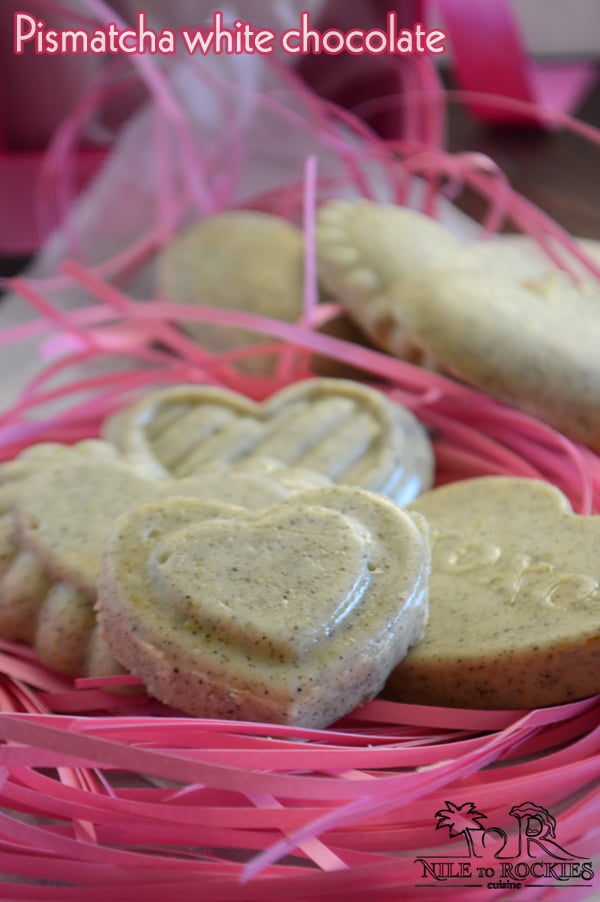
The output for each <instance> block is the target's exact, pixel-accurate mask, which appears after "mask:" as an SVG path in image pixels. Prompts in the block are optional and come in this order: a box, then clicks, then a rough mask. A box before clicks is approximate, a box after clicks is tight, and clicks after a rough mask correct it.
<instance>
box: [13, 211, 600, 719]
mask: <svg viewBox="0 0 600 902" xmlns="http://www.w3.org/2000/svg"><path fill="white" fill-rule="evenodd" d="M232 216H233V214H232ZM222 218H223V217H221V218H219V217H215V219H216V220H217V221H215V222H207V223H205V224H204V225H203V227H202V229H200V230H199V231H196V232H194V231H192V232H191V233H190V234H189V235H187V236H185V239H181V240H182V241H183V244H182V245H181V246H178V245H176V246H175V247H172V248H170V249H167V251H165V259H164V260H163V261H162V272H163V276H162V278H163V281H164V284H165V286H167V288H170V294H171V299H172V300H175V301H177V300H184V301H188V302H189V300H190V299H191V298H190V296H189V290H190V289H189V282H190V279H191V281H192V282H193V279H194V278H199V279H200V283H201V288H202V291H201V293H202V294H203V295H204V296H205V298H206V295H208V297H207V298H206V299H207V302H209V303H212V304H213V305H216V306H219V304H221V301H223V303H225V301H224V300H223V298H221V299H219V297H216V298H213V297H212V294H211V292H213V293H214V292H215V291H217V289H218V288H219V286H220V284H221V282H220V276H219V269H220V268H223V267H224V266H226V263H227V260H228V254H227V253H225V251H224V248H225V247H226V246H227V241H229V242H233V244H234V245H235V247H237V251H236V254H237V256H239V255H240V254H241V255H242V256H241V259H244V256H243V255H244V253H246V254H247V255H248V256H249V259H250V260H251V261H253V265H252V266H251V267H250V268H251V270H252V272H253V273H254V276H255V277H256V278H254V279H250V280H244V278H243V277H240V276H239V273H237V275H235V277H234V276H233V275H232V276H231V278H232V280H233V281H231V284H230V286H229V288H228V291H227V292H226V294H227V298H226V300H227V304H229V305H230V306H234V307H235V306H237V307H238V308H240V307H242V308H244V309H251V310H254V312H256V311H257V306H256V305H257V301H256V298H257V297H261V298H263V300H265V303H266V299H268V298H270V299H271V300H269V304H268V305H267V307H265V308H264V309H263V312H266V313H268V314H270V315H273V314H274V313H275V311H276V309H277V307H278V303H279V301H278V300H277V298H278V296H279V295H280V294H281V293H283V294H285V295H286V296H287V298H288V300H289V302H290V306H289V309H288V308H285V309H286V310H287V311H288V313H289V319H291V320H293V319H294V318H297V316H298V315H299V311H300V306H299V305H301V296H302V275H301V268H300V266H299V260H301V257H302V242H301V240H300V241H299V237H298V234H296V233H295V232H294V230H293V229H292V227H291V226H290V227H289V228H288V227H287V226H285V228H284V227H283V225H282V221H281V222H274V220H275V219H276V217H272V218H269V217H267V218H265V219H263V218H261V217H260V216H259V217H258V220H257V222H255V219H256V216H255V214H245V215H244V216H241V217H240V216H239V215H238V217H237V218H236V216H233V219H231V221H229V219H227V217H225V219H226V220H227V221H226V222H222V221H220V220H221V219H222ZM257 223H258V224H257ZM284 233H285V234H284ZM256 241H259V243H260V242H262V244H261V247H262V250H263V251H265V248H266V247H267V244H266V243H265V242H267V243H269V242H271V244H269V247H272V246H273V245H272V243H273V242H275V245H274V246H277V247H279V248H280V252H278V254H277V255H275V257H274V256H273V254H272V252H269V253H267V254H266V257H264V260H263V264H264V265H263V264H260V260H261V259H263V258H262V257H261V256H260V253H258V252H257V250H256V248H255V247H254V244H255V242H256ZM198 242H200V244H201V245H202V246H204V245H206V248H207V250H206V253H205V254H204V256H206V257H207V258H210V259H211V260H212V263H211V266H212V268H211V267H208V269H207V267H204V268H203V267H202V266H201V267H200V268H201V269H202V273H203V274H201V276H198V274H197V273H196V274H195V275H194V273H192V276H190V274H189V272H188V274H187V275H185V273H184V275H183V276H182V274H181V272H180V269H183V270H185V264H186V261H188V262H189V260H192V259H196V258H195V256H194V247H196V246H197V244H198ZM317 244H318V247H317V250H318V261H319V274H320V280H321V284H322V285H323V286H324V290H325V291H326V292H328V293H329V295H330V296H332V297H334V298H336V299H337V300H338V301H340V302H341V303H342V304H343V305H344V307H345V309H346V310H347V312H348V314H349V315H350V316H351V317H352V318H353V319H354V320H355V322H356V323H357V325H358V326H359V327H360V328H362V329H363V330H364V331H365V334H366V335H367V336H368V337H369V339H370V340H371V341H373V342H375V343H376V344H377V345H379V346H380V347H381V348H383V349H384V350H386V351H387V352H389V353H392V354H395V355H396V356H399V357H402V358H403V359H406V360H409V361H412V362H416V363H419V364H421V365H426V366H434V367H436V368H439V369H441V370H443V371H445V372H448V373H451V374H453V375H455V376H456V377H457V378H460V379H462V380H464V381H466V382H468V383H470V384H471V385H473V386H475V387H477V388H479V389H481V390H483V391H486V392H488V393H489V394H491V395H493V396H495V397H497V398H499V399H502V400H505V401H510V402H512V403H513V404H515V405H517V406H519V407H521V408H522V409H524V410H526V411H529V412H531V413H533V414H535V415H536V416H538V417H539V418H540V419H543V420H545V421H546V422H548V423H550V424H552V425H554V426H555V427H556V428H558V429H560V430H562V431H563V432H564V433H565V434H567V435H570V436H573V437H575V438H577V439H579V440H581V441H583V442H585V443H587V444H589V445H590V446H591V447H593V448H596V449H597V448H598V447H599V446H600V418H598V417H597V416H596V415H595V411H596V408H597V406H598V401H599V398H598V395H599V393H600V368H599V366H598V363H597V356H596V353H595V349H596V341H597V338H600V313H599V311H600V306H599V304H600V298H599V296H598V293H597V291H596V290H594V289H592V288H590V287H583V286H575V285H574V284H572V283H570V282H568V280H566V278H563V277H562V276H560V275H559V274H556V273H554V274H552V275H550V276H542V277H540V275H539V272H532V270H531V268H530V267H529V266H528V264H527V262H523V261H520V260H519V258H518V257H517V258H515V261H514V265H513V264H511V272H510V273H507V272H506V269H507V265H508V258H502V257H501V256H498V253H497V251H496V250H494V249H493V246H491V247H489V248H488V247H485V246H483V245H470V246H466V245H463V244H461V243H460V242H459V241H458V240H457V239H456V238H455V237H454V236H452V235H451V234H450V233H449V232H447V231H446V230H445V229H444V228H443V227H442V226H440V225H439V224H438V223H435V222H433V221H432V220H429V219H427V218H426V217H423V216H421V215H420V214H417V213H414V212H412V211H409V210H403V209H400V208H397V207H385V206H379V205H376V204H372V203H370V202H367V201H358V202H348V201H334V202H330V203H329V204H325V205H324V206H323V207H322V209H321V211H320V213H319V220H318V229H317ZM215 248H217V249H220V250H219V253H217V252H216V251H215ZM244 248H245V250H244ZM200 257H201V259H203V257H202V255H200ZM267 258H268V260H269V263H268V265H267V262H265V261H266V260H267ZM178 261H179V262H178ZM294 261H295V262H294ZM255 264H256V265H255ZM259 264H260V265H259ZM279 264H281V265H279ZM195 265H196V264H195ZM198 265H200V264H198ZM278 267H279V268H278ZM213 270H214V271H213ZM194 272H195V271H194ZM492 272H493V278H490V273H492ZM288 277H290V278H291V282H290V281H289V279H288ZM178 279H179V281H178ZM286 279H287V281H286ZM238 283H239V284H238ZM228 284H229V283H228ZM271 289H272V292H271ZM244 292H245V293H244ZM242 295H243V297H242ZM201 300H202V298H201ZM271 301H272V303H271ZM259 312H260V309H259ZM192 334H194V336H195V337H198V338H199V340H206V341H208V343H209V344H210V343H211V341H213V338H211V337H210V336H209V335H207V333H204V332H202V333H197V332H195V331H194V329H192ZM223 337H225V339H227V340H230V341H232V342H233V343H234V344H233V345H232V346H235V345H236V343H238V342H240V341H246V340H247V336H243V335H242V336H239V335H237V336H236V335H233V336H232V335H229V337H228V333H227V332H226V331H222V332H221V338H220V339H219V340H220V341H221V340H222V339H223ZM434 470H435V460H434V453H433V448H432V444H431V442H430V438H429V436H428V433H427V431H426V430H425V428H424V427H423V426H422V424H421V423H420V422H419V421H418V420H417V419H416V418H415V417H414V415H413V414H411V413H410V412H409V411H408V410H407V409H406V408H404V407H403V406H402V405H400V404H398V403H396V402H395V401H393V400H392V399H391V398H390V397H388V396H387V395H385V394H384V393H382V392H380V391H378V390H376V389H374V388H371V387H368V386H366V385H364V384H362V383H359V382H356V381H350V380H344V379H328V378H315V379H310V380H307V381H303V382H300V383H297V384H294V385H291V386H289V387H287V388H285V389H284V390H282V391H280V392H278V393H276V394H275V395H273V396H272V397H271V398H269V400H267V401H266V402H265V403H263V404H256V403H254V402H251V401H250V400H248V398H246V397H244V396H242V395H239V394H235V393H233V392H231V391H228V390H225V389H220V388H214V387H207V386H199V385H183V386H174V387H170V388H165V389H163V390H160V391H156V392H153V393H151V394H149V395H148V396H146V397H143V398H142V399H141V400H139V401H138V402H136V403H135V404H133V405H132V406H130V407H127V408H124V409H123V410H121V411H119V412H118V413H117V414H115V415H113V416H112V417H111V418H110V419H109V420H107V422H106V423H105V424H104V431H103V438H102V440H97V441H88V442H83V443H81V444H79V445H75V446H72V447H66V446H61V445H39V446H35V447H32V448H30V449H29V450H28V451H27V452H25V453H24V454H22V455H21V456H20V457H19V458H18V459H17V460H15V461H13V462H10V463H7V464H4V465H3V466H2V467H0V636H1V637H3V638H5V639H9V640H13V641H21V642H26V643H29V644H31V645H33V646H34V648H35V651H36V653H37V655H38V657H39V659H40V660H41V661H42V662H43V663H44V664H45V665H47V666H48V667H50V668H53V669H55V670H58V671H61V672H63V673H68V674H74V675H91V676H106V677H110V676H113V675H115V674H119V673H123V672H132V673H133V674H135V675H136V676H138V677H139V678H140V679H141V680H142V682H143V683H144V685H145V686H146V688H147V690H148V692H149V693H150V694H151V695H153V696H155V697H156V698H158V699H160V700H161V701H163V702H165V703H167V704H169V705H172V706H174V707H176V708H179V709H181V710H183V711H185V712H188V713H189V714H192V715H195V716H202V717H226V718H231V719H246V720H248V719H251V720H260V721H266V722H275V723H290V724H296V725H302V726H310V727H324V726H327V725H328V724H331V723H332V722H334V721H335V720H337V719H338V718H340V717H342V716H343V715H344V714H346V713H347V712H349V711H351V710H352V709H353V708H355V707H356V706H358V705H360V704H361V703H363V702H365V701H366V700H368V699H371V698H373V697H374V696H376V695H378V694H379V693H382V692H383V693H384V694H385V695H386V696H387V697H389V698H393V699H396V700H399V701H403V702H409V703H420V704H435V705H455V706H456V705H460V706H472V707H480V708H531V707H536V706H539V705H552V704H559V703H561V702H564V701H569V700H572V699H575V698H581V697H585V696H587V695H592V694H594V693H597V692H600V677H599V676H598V674H599V673H600V668H599V666H598V665H599V664H600V562H599V559H598V555H597V554H596V553H595V549H596V545H597V541H598V539H600V520H598V518H596V517H579V516H576V515H574V514H573V512H572V510H571V508H570V506H569V502H568V501H567V499H566V497H565V496H564V495H563V494H562V493H561V492H560V491H559V490H558V489H556V488H554V487H552V486H550V485H548V484H546V483H542V482H539V481H534V480H528V479H517V478H505V477H486V478H479V479H472V480H466V481H464V482H460V483H456V484H454V485H450V486H445V487H442V488H432V486H433V484H434V481H435V472H434Z"/></svg>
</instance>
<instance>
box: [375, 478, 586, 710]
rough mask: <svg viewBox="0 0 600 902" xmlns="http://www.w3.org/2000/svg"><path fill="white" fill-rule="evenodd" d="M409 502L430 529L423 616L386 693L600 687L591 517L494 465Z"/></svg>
mask: <svg viewBox="0 0 600 902" xmlns="http://www.w3.org/2000/svg"><path fill="white" fill-rule="evenodd" d="M412 507H413V508H414V509H415V510H417V511H419V512H420V513H422V514H423V515H424V516H425V517H426V518H427V520H428V521H429V524H430V529H431V541H432V573H431V580H430V620H429V624H428V627H427V631H426V634H425V638H424V639H423V641H422V642H421V643H420V644H419V645H418V646H416V647H415V648H414V649H412V650H411V652H410V653H409V654H408V655H407V657H406V658H405V660H404V661H402V662H401V663H400V665H399V666H398V667H397V668H396V669H395V671H394V673H393V674H392V676H391V677H390V680H389V681H388V685H387V690H386V691H387V692H388V694H390V695H391V696H392V697H394V698H396V699H398V700H400V701H406V702H416V703H419V704H434V705H454V706H465V707H475V708H535V707H539V706H544V705H554V704H560V703H561V702H568V701H572V700H574V699H577V698H583V697H585V696H588V695H593V694H595V693H598V692H600V558H599V557H598V544H599V542H600V517H597V516H590V517H582V516H576V515H575V514H573V513H572V511H571V508H570V506H569V503H568V500H567V499H566V497H565V496H564V495H563V494H562V493H561V492H560V491H559V490H558V489H556V488H554V487H553V486H550V485H548V484H546V483H543V482H541V481H535V480H527V479H517V478H509V477H493V476H491V477H482V478H479V479H470V480H466V481H464V482H457V483H454V484H452V485H447V486H444V487H442V488H438V489H434V490H433V491H431V492H427V493H426V494H425V495H422V496H421V497H420V498H419V499H417V501H416V502H415V503H414V504H413V505H412Z"/></svg>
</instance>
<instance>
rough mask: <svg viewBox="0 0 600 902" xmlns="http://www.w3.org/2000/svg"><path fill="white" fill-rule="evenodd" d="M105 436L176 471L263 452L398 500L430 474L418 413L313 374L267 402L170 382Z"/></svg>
mask: <svg viewBox="0 0 600 902" xmlns="http://www.w3.org/2000/svg"><path fill="white" fill-rule="evenodd" d="M105 435H106V437H107V438H108V439H109V440H111V441H114V442H115V443H116V444H117V445H118V446H119V447H120V448H122V449H123V450H124V451H126V452H127V453H135V454H136V456H138V457H139V458H141V459H145V460H147V461H150V462H152V463H153V464H154V465H155V466H158V467H160V468H162V471H163V473H165V472H166V473H170V474H173V475H175V476H177V477H180V478H181V477H183V476H189V475H191V474H192V473H194V472H196V471H197V470H198V469H200V468H202V467H204V466H206V464H207V462H214V461H221V462H224V463H231V462H237V461H243V460H251V459H254V458H256V457H264V456H267V457H271V458H274V459H276V460H279V461H281V462H282V463H285V464H286V465H288V466H298V467H303V468H308V469H311V470H315V471H316V472H319V473H322V474H324V475H325V476H327V477H328V478H330V479H332V480H333V481H334V482H336V483H341V484H349V485H357V486H360V487H361V488H366V489H369V490H371V491H377V492H381V493H382V494H385V495H387V496H389V497H390V498H392V499H393V500H395V501H397V502H398V503H401V504H404V503H408V502H409V501H411V500H412V499H413V498H415V497H416V496H417V495H418V494H419V492H420V491H424V490H425V489H427V488H429V487H430V485H431V483H432V478H433V466H434V461H433V452H432V448H431V443H430V441H429V438H428V436H427V433H426V431H425V429H424V428H423V427H422V426H421V424H420V423H419V421H418V420H417V419H416V418H415V417H414V416H413V415H412V414H411V413H410V412H409V411H408V410H407V409H406V408H404V407H402V406H401V405H400V404H396V403H394V402H393V401H391V400H390V399H388V398H387V397H386V396H385V395H384V394H382V393H381V392H378V391H377V390H375V389H372V388H369V387H367V386H364V385H361V384H359V383H356V382H352V381H350V380H345V379H325V378H317V379H309V380H306V381H304V382H300V383H296V384H294V385H291V386H288V387H287V388H285V389H283V390H282V391H280V392H278V393H276V394H275V395H273V396H271V398H270V399H269V400H268V401H266V402H265V403H263V404H255V403H253V402H252V401H250V400H249V399H248V398H245V397H244V396H242V395H239V394H236V393H235V392H231V391H227V390H225V389H218V388H212V387H210V386H198V385H188V386H185V385H182V386H176V387H173V388H169V389H164V390H161V391H157V392H153V393H151V394H150V395H148V396H147V397H146V398H144V399H142V400H141V401H140V402H139V403H138V404H136V405H134V406H133V407H131V408H129V409H128V410H125V411H123V412H121V413H120V414H119V415H118V416H117V417H116V418H115V419H111V420H109V422H108V423H107V424H106V429H105Z"/></svg>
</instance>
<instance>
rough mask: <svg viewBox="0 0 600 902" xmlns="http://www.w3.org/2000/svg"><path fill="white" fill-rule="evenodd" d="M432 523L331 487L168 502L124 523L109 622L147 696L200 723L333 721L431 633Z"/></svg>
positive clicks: (115, 547)
mask: <svg viewBox="0 0 600 902" xmlns="http://www.w3.org/2000/svg"><path fill="white" fill-rule="evenodd" d="M428 573H429V543H428V538H427V529H426V524H425V522H424V520H423V518H421V517H419V516H418V515H410V514H407V513H406V512H405V511H403V510H402V509H401V508H399V507H397V506H396V505H394V504H393V503H391V502H390V501H389V500H387V499H385V498H382V497H381V496H379V495H375V494H373V493H370V492H365V491H364V490H361V489H356V488H351V487H342V486H334V487H332V488H327V489H316V490H313V491H309V492H304V493H301V494H298V495H294V496H293V497H291V498H289V499H287V500H286V501H283V502H281V503H280V504H277V505H275V506H273V507H270V508H267V509H265V510H262V511H259V512H248V511H244V510H242V509H240V508H235V507H231V506H228V505H223V504H219V503H208V502H206V501H196V500H191V499H190V500H184V499H177V500H167V501H164V502H161V503H158V504H151V505H146V506H145V507H143V508H140V509H138V510H137V511H135V512H133V513H131V514H128V515H126V516H124V517H121V518H120V519H119V521H118V522H117V524H116V525H115V528H114V530H113V531H112V533H111V536H110V538H109V540H108V544H107V548H106V553H105V556H104V561H103V566H102V572H101V575H100V580H99V584H98V586H99V589H98V605H97V612H98V618H99V621H100V623H101V624H102V627H103V629H104V630H105V632H106V634H107V636H108V639H109V641H110V644H111V647H112V648H113V650H114V652H115V655H116V656H117V658H118V659H119V660H120V661H121V662H122V663H123V664H124V666H126V667H127V668H128V669H130V670H131V671H132V672H133V673H135V674H136V675H137V676H139V677H140V678H141V679H142V680H143V682H144V683H145V684H146V686H147V688H148V691H149V692H150V694H151V695H154V696H155V697H157V698H158V699H160V700H161V701H163V702H166V703H167V704H170V705H174V706H176V707H178V708H180V709H182V710H184V711H187V712H188V713H190V714H193V715H196V716H201V717H227V718H234V719H244V720H260V721H266V722H270V723H289V724H296V725H301V726H307V727H316V728H320V727H325V726H327V725H328V724H330V723H332V722H333V721H335V720H337V719H338V718H339V717H341V716H343V715H344V714H346V713H347V712H348V711H350V710H352V709H353V708H355V707H356V706H357V705H360V704H361V703H363V702H365V701H367V700H368V699H370V698H372V697H373V696H374V695H376V694H377V693H378V692H379V691H380V689H381V687H382V685H383V683H384V681H385V678H386V676H387V674H388V673H389V671H390V670H391V668H392V667H393V666H394V664H395V663H397V662H398V660H400V659H401V658H402V656H403V655H405V654H406V651H407V649H408V648H409V647H410V646H411V645H413V644H414V643H415V642H416V641H418V639H419V638H420V637H421V636H422V634H423V629H424V625H425V621H426V618H427V578H428Z"/></svg>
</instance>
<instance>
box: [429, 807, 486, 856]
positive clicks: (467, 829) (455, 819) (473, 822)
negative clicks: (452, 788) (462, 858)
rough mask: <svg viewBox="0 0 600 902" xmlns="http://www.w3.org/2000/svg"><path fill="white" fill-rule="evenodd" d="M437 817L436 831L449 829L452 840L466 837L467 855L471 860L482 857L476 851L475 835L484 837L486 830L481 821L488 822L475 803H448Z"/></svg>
mask: <svg viewBox="0 0 600 902" xmlns="http://www.w3.org/2000/svg"><path fill="white" fill-rule="evenodd" d="M435 817H436V820H437V824H436V825H435V829H436V830H441V829H443V828H444V827H447V828H448V830H449V831H450V836H451V838H454V837H455V836H461V835H462V836H464V839H465V842H466V844H467V854H468V855H469V856H470V857H471V858H480V857H481V856H479V855H478V854H477V852H476V851H475V842H474V839H473V834H474V833H477V834H479V836H480V837H482V836H483V833H484V830H485V828H484V826H483V824H482V823H481V821H483V820H487V815H486V814H482V813H481V811H478V810H477V806H476V805H475V804H474V803H473V802H464V803H463V804H462V805H456V804H455V803H454V802H446V807H445V808H441V809H440V811H437V812H436V815H435Z"/></svg>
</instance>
